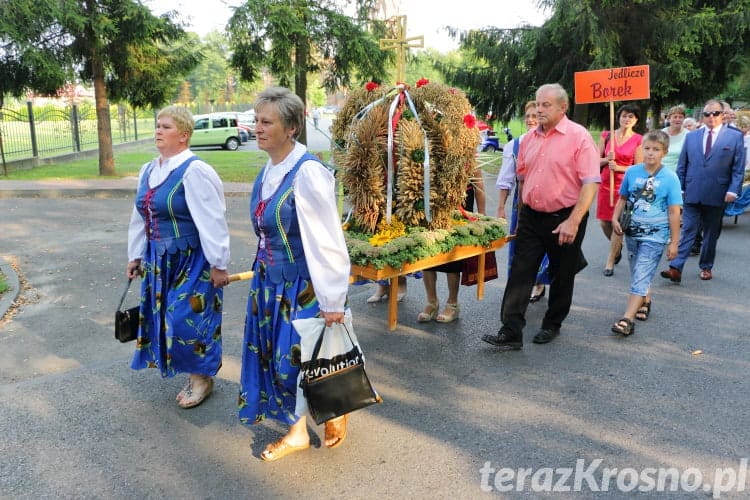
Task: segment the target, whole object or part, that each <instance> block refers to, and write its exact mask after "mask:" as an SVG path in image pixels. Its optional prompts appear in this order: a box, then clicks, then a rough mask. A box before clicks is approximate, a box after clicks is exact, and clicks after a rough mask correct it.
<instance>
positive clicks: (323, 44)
mask: <svg viewBox="0 0 750 500" xmlns="http://www.w3.org/2000/svg"><path fill="white" fill-rule="evenodd" d="M346 4H347V5H351V4H352V2H350V1H349V2H346ZM371 4H372V0H357V2H356V5H355V7H356V12H357V14H355V16H354V17H349V16H347V15H345V14H344V13H343V11H342V8H341V7H339V6H338V5H337V4H336V2H334V1H333V0H320V1H312V0H248V1H247V2H246V3H244V4H243V5H241V6H239V7H237V8H236V9H235V11H234V14H233V15H232V17H231V18H230V20H229V24H228V26H227V31H228V33H229V41H230V45H231V48H232V51H233V53H232V58H231V64H232V66H233V67H234V68H236V69H237V70H238V71H239V74H240V77H241V78H242V79H244V80H247V81H251V82H252V81H256V80H258V79H259V78H260V77H261V75H262V72H263V70H265V69H267V70H268V71H269V72H270V73H271V74H272V75H274V76H275V77H276V78H277V79H278V81H279V84H280V85H283V86H286V87H293V88H294V92H295V94H297V95H298V96H299V97H300V99H302V100H303V102H304V101H305V100H306V94H307V75H308V73H320V74H322V75H323V84H324V86H325V88H326V89H327V90H329V91H333V90H338V89H340V88H342V87H346V86H348V85H349V84H350V83H351V79H352V76H353V75H354V74H357V75H358V76H359V78H360V79H361V80H362V81H366V80H370V79H375V80H381V79H382V77H383V75H384V74H385V71H384V65H385V62H386V61H387V60H388V59H389V58H390V55H389V54H387V53H384V52H383V51H381V50H380V49H379V47H378V42H377V38H378V37H379V36H381V35H382V34H383V33H384V29H385V28H384V25H383V23H378V22H373V21H369V20H368V19H367V14H366V13H367V12H368V9H369V7H371ZM368 24H369V26H371V27H372V28H373V29H374V34H373V33H370V32H368V31H367V26H368ZM306 137H307V134H306V131H305V130H302V131H301V134H300V140H301V141H302V142H306Z"/></svg>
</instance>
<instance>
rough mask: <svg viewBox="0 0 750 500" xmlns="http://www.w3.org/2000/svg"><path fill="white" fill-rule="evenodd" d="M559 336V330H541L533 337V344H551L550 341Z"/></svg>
mask: <svg viewBox="0 0 750 500" xmlns="http://www.w3.org/2000/svg"><path fill="white" fill-rule="evenodd" d="M558 335H560V329H559V328H558V329H552V328H542V329H541V330H539V332H537V334H536V335H534V340H532V342H534V343H535V344H547V343H549V342H552V340H553V339H554V338H555V337H557V336H558Z"/></svg>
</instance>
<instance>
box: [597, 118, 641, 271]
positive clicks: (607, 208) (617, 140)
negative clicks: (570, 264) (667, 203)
mask: <svg viewBox="0 0 750 500" xmlns="http://www.w3.org/2000/svg"><path fill="white" fill-rule="evenodd" d="M640 117H641V112H640V109H639V108H638V106H636V105H635V104H625V105H623V106H621V107H620V109H618V110H617V121H618V123H619V124H620V126H619V127H618V128H617V129H616V130H615V137H614V140H610V137H609V135H610V134H609V131H607V130H605V131H604V132H602V136H601V143H600V146H599V156H600V157H601V162H600V167H601V179H602V182H601V183H600V184H599V195H598V198H597V201H596V218H597V219H599V223H600V224H601V226H602V231H603V232H604V236H606V237H607V239H608V240H609V241H610V245H609V254H608V255H607V262H606V263H605V264H604V276H612V275H613V274H614V267H615V265H616V264H617V263H618V262H620V258H621V257H622V235H620V236H618V235H617V234H615V233H614V232H613V231H612V214H613V212H614V208H615V205H614V202H612V203H611V202H610V200H611V199H614V200H616V199H617V196H618V194H617V193H618V192H619V191H620V184H621V183H622V178H623V177H624V176H625V171H626V170H627V169H628V168H629V167H630V166H631V165H635V164H637V163H642V162H643V150H642V149H641V140H642V139H643V136H641V134H636V133H635V132H634V131H633V127H635V125H636V124H637V123H638V120H639V119H640ZM613 145H614V150H613ZM610 176H614V181H615V182H614V192H613V194H614V196H613V197H612V198H610Z"/></svg>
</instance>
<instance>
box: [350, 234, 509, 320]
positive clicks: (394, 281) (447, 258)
mask: <svg viewBox="0 0 750 500" xmlns="http://www.w3.org/2000/svg"><path fill="white" fill-rule="evenodd" d="M508 240H509V238H508V237H504V238H499V239H497V240H493V241H492V242H490V244H489V245H487V246H480V245H472V246H457V247H454V248H453V249H452V250H451V251H449V252H445V253H441V254H438V255H433V256H432V257H427V258H425V259H420V260H418V261H416V262H412V263H408V264H404V265H403V266H401V268H400V269H396V268H393V267H390V266H386V267H384V268H382V269H375V267H373V266H371V265H368V266H359V265H355V264H352V269H351V276H350V277H349V282H350V283H353V282H356V281H361V280H363V279H369V280H373V281H377V280H390V289H389V291H388V329H389V330H391V331H393V330H395V329H396V325H397V324H398V277H399V276H405V275H407V274H409V273H414V272H416V271H422V270H424V269H429V268H431V267H435V266H439V265H441V264H447V263H448V262H454V261H457V260H463V259H466V258H468V257H474V256H477V255H478V256H479V269H478V271H477V299H478V300H482V299H483V298H484V260H485V255H486V254H487V252H494V251H495V250H497V249H499V248H502V247H503V246H504V245H505V244H506V243H507V242H508Z"/></svg>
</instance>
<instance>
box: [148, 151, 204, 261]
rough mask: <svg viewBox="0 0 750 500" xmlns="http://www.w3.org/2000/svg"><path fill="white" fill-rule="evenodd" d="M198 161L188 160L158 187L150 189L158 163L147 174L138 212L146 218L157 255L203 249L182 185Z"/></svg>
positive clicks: (149, 235)
mask: <svg viewBox="0 0 750 500" xmlns="http://www.w3.org/2000/svg"><path fill="white" fill-rule="evenodd" d="M197 159H198V157H197V156H192V157H190V158H188V159H187V160H185V162H184V163H183V164H182V165H180V166H179V167H177V168H176V169H174V170H172V171H171V172H170V173H169V175H168V176H167V178H166V179H165V180H164V182H162V183H161V184H159V185H158V186H156V187H154V188H149V187H148V178H149V176H150V174H151V170H152V169H153V168H154V163H152V164H151V165H149V167H148V169H147V170H146V172H144V174H143V179H141V184H140V186H138V192H137V193H136V198H135V203H136V207H137V209H138V213H139V214H141V216H142V217H143V221H144V224H145V229H146V238H148V240H149V242H150V244H151V245H154V246H155V249H156V253H157V255H164V254H165V253H176V252H177V251H179V250H186V249H187V248H198V247H199V246H200V238H199V237H198V228H197V227H196V226H195V223H194V222H193V218H192V217H191V216H190V210H188V206H187V200H186V199H185V186H184V184H183V183H182V178H183V176H184V175H185V170H187V168H188V166H189V165H190V163H191V162H193V160H197ZM155 161H156V160H155Z"/></svg>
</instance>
